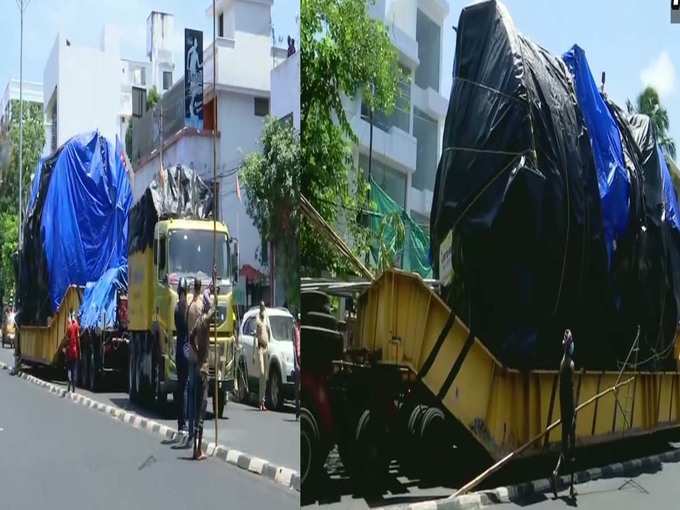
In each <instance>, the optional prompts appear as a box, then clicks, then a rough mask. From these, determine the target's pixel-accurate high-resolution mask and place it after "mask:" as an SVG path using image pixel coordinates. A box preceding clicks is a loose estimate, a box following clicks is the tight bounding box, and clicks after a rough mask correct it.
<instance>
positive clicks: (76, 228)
mask: <svg viewBox="0 0 680 510" xmlns="http://www.w3.org/2000/svg"><path fill="white" fill-rule="evenodd" d="M131 204H132V191H131V187H130V180H129V176H128V173H127V169H126V165H125V159H124V155H123V151H122V147H121V145H120V143H119V142H118V141H116V146H115V147H114V145H113V144H112V143H111V142H109V141H108V140H106V138H104V137H103V136H102V135H100V134H99V133H98V132H94V133H88V134H83V135H79V136H75V137H73V138H71V139H70V140H69V141H67V142H66V143H65V144H64V145H62V146H61V147H60V148H59V149H58V150H57V151H56V152H55V153H54V154H53V155H52V156H50V157H49V158H46V159H44V160H41V161H40V163H39V164H38V168H37V170H36V173H35V176H34V179H33V184H32V186H31V195H30V198H29V201H28V208H27V212H26V222H25V224H24V227H23V228H24V239H23V246H22V251H21V275H20V285H19V307H20V311H19V323H20V324H32V325H41V324H44V323H45V322H46V320H47V318H48V317H49V316H51V315H52V314H53V313H54V312H55V310H56V309H57V308H58V306H59V303H60V302H61V299H62V298H63V296H64V293H65V291H66V289H67V288H68V286H69V285H85V284H86V283H87V282H89V281H95V280H97V279H99V277H100V276H101V275H102V274H104V272H106V271H107V270H108V269H109V268H112V267H119V266H121V265H125V264H127V232H128V214H129V210H130V206H131Z"/></svg>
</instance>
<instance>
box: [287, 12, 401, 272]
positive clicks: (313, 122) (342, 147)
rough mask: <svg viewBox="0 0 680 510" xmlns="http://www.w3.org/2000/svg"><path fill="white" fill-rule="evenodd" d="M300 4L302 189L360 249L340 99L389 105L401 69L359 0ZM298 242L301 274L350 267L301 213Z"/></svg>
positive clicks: (357, 193)
mask: <svg viewBox="0 0 680 510" xmlns="http://www.w3.org/2000/svg"><path fill="white" fill-rule="evenodd" d="M300 9H301V13H300V14H301V44H300V47H301V59H302V77H301V79H300V84H301V94H300V102H301V117H302V135H301V142H302V143H301V150H302V175H301V190H302V193H303V194H304V195H305V196H306V197H307V198H308V199H309V201H310V202H311V204H312V205H313V206H314V207H315V208H316V209H317V210H318V211H319V213H320V214H321V215H322V216H323V217H324V218H325V219H326V220H327V221H328V222H329V223H331V224H342V228H344V230H345V231H346V233H347V234H348V235H349V236H350V237H351V240H352V242H351V244H352V246H353V249H354V251H355V253H356V254H357V255H358V256H359V257H363V256H364V254H365V253H366V251H367V250H368V248H369V243H368V237H369V235H368V234H369V233H368V231H367V229H366V228H365V227H364V226H363V225H364V222H363V221H362V214H361V211H362V210H363V209H365V208H367V206H368V186H367V184H366V182H365V179H363V178H362V176H361V175H360V174H353V173H352V149H351V143H352V142H355V141H356V136H355V134H354V132H353V130H352V127H351V125H350V122H349V120H348V118H347V114H346V112H345V109H344V107H343V99H344V98H348V97H349V98H353V97H356V96H358V95H361V96H362V97H363V100H364V101H365V102H366V103H367V105H368V106H369V108H374V109H382V110H385V111H388V112H389V111H391V110H392V109H393V108H394V105H395V102H396V97H397V84H398V80H399V78H400V76H401V70H400V69H399V66H398V61H397V55H396V51H395V49H394V47H393V46H392V44H391V42H390V38H389V35H388V33H387V30H386V29H385V27H384V26H383V25H382V24H381V23H379V22H378V21H376V20H373V19H372V18H370V16H369V15H368V12H367V2H366V1H365V0H302V1H301V8H300ZM352 176H354V177H355V178H352ZM300 248H301V264H302V266H303V269H304V271H305V274H309V275H313V274H319V273H321V272H323V271H329V272H335V273H346V272H349V271H351V269H350V268H349V266H348V265H347V263H346V261H344V260H343V259H341V258H340V256H339V255H338V254H337V253H336V251H335V250H333V248H332V247H331V246H330V245H329V244H328V243H327V242H326V241H325V239H323V238H321V237H320V236H319V233H318V232H316V231H315V230H314V229H313V228H312V227H311V226H310V225H309V224H308V223H307V222H306V221H303V222H302V224H301V230H300Z"/></svg>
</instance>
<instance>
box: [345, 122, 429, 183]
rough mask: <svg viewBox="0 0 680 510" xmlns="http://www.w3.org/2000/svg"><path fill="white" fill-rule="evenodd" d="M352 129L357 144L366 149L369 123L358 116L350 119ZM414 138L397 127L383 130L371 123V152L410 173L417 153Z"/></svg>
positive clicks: (368, 137)
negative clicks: (357, 140) (357, 141)
mask: <svg viewBox="0 0 680 510" xmlns="http://www.w3.org/2000/svg"><path fill="white" fill-rule="evenodd" d="M350 123H351V125H352V130H353V131H354V133H355V134H356V136H357V138H358V139H359V144H360V145H361V146H362V147H363V148H364V149H365V150H366V151H368V147H369V142H370V130H371V126H370V124H369V123H368V122H367V121H366V120H364V119H362V118H361V117H360V116H355V117H354V118H352V119H351V120H350ZM416 151H417V142H416V139H415V138H414V137H413V136H411V135H410V134H408V133H406V132H404V131H402V130H401V129H399V128H397V127H394V126H393V127H391V128H389V130H387V131H383V130H382V129H379V128H377V127H376V126H375V124H374V125H373V153H374V154H378V155H380V156H382V157H383V158H384V159H385V160H386V161H388V162H390V163H391V164H394V165H395V166H396V167H398V168H399V169H400V170H402V171H404V172H406V173H412V172H414V171H415V168H416V155H417V152H416Z"/></svg>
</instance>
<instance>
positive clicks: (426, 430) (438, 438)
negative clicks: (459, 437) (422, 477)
mask: <svg viewBox="0 0 680 510" xmlns="http://www.w3.org/2000/svg"><path fill="white" fill-rule="evenodd" d="M447 437H449V440H448V441H447V439H446V438H447ZM419 445H420V456H421V458H427V459H429V462H427V463H421V464H420V465H421V467H422V468H424V472H425V474H426V475H427V476H428V477H429V478H437V477H442V476H445V475H444V473H446V472H447V470H446V462H447V461H448V460H449V456H448V454H449V453H451V449H450V448H447V446H452V443H451V441H450V435H448V434H447V431H446V418H445V417H444V413H443V412H442V410H441V409H439V408H438V407H430V408H428V409H427V410H426V411H425V413H424V414H423V419H422V423H421V425H420V442H419Z"/></svg>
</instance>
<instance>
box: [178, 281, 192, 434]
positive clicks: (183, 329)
mask: <svg viewBox="0 0 680 510" xmlns="http://www.w3.org/2000/svg"><path fill="white" fill-rule="evenodd" d="M177 296H178V299H177V305H176V306H175V330H176V331H177V343H176V345H175V362H176V365H177V382H178V388H177V393H176V396H177V429H178V430H179V431H186V430H187V427H186V422H185V417H186V415H187V412H186V411H187V409H186V408H187V402H189V400H188V399H187V398H186V396H185V395H186V391H187V380H188V368H189V366H188V362H187V359H186V355H185V354H184V346H185V344H186V343H187V337H188V333H187V291H186V287H185V285H184V282H183V281H182V280H181V279H180V281H179V283H178V284H177Z"/></svg>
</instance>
